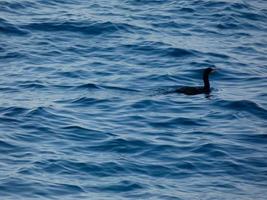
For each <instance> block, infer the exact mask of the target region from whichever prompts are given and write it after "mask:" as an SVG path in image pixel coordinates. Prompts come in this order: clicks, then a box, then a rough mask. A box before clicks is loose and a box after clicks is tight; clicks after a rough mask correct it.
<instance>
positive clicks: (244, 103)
mask: <svg viewBox="0 0 267 200" xmlns="http://www.w3.org/2000/svg"><path fill="white" fill-rule="evenodd" d="M217 103H218V105H220V106H222V107H224V108H229V109H231V110H237V111H242V112H248V113H251V114H253V115H254V116H256V117H259V118H262V119H266V116H267V110H265V109H264V108H262V107H261V106H260V105H258V104H257V103H255V102H252V101H249V100H240V101H221V102H217Z"/></svg>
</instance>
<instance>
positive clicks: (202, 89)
mask: <svg viewBox="0 0 267 200" xmlns="http://www.w3.org/2000/svg"><path fill="white" fill-rule="evenodd" d="M214 70H215V69H213V68H211V67H209V68H206V69H204V71H203V82H204V86H199V87H190V86H184V87H180V88H177V89H176V90H175V92H177V93H183V94H186V95H196V94H209V93H210V92H211V89H210V82H209V74H210V73H211V72H214Z"/></svg>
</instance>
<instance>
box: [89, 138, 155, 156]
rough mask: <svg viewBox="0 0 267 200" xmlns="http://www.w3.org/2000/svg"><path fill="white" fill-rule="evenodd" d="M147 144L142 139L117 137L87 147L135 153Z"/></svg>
mask: <svg viewBox="0 0 267 200" xmlns="http://www.w3.org/2000/svg"><path fill="white" fill-rule="evenodd" d="M149 146H150V144H149V143H148V142H146V141H143V140H137V139H122V138H117V139H110V140H108V141H105V142H104V143H103V144H101V145H97V146H89V147H88V149H91V150H94V151H100V152H101V151H108V152H115V153H123V154H135V153H138V152H141V151H143V150H144V149H145V148H148V147H149Z"/></svg>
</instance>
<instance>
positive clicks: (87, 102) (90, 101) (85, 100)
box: [71, 97, 108, 106]
mask: <svg viewBox="0 0 267 200" xmlns="http://www.w3.org/2000/svg"><path fill="white" fill-rule="evenodd" d="M107 101H108V100H107V99H97V98H90V97H81V98H78V99H74V100H72V101H71V103H72V104H75V105H81V106H92V105H95V104H98V103H104V102H107Z"/></svg>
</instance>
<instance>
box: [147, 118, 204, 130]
mask: <svg viewBox="0 0 267 200" xmlns="http://www.w3.org/2000/svg"><path fill="white" fill-rule="evenodd" d="M149 124H150V125H151V126H152V127H157V128H165V127H166V128H175V127H179V126H189V127H194V126H197V127H199V126H204V125H206V123H205V120H203V119H191V118H183V117H178V118H175V119H170V120H165V121H154V122H150V123H149Z"/></svg>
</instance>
